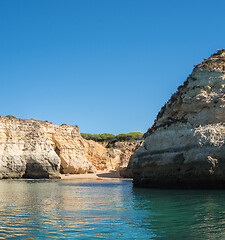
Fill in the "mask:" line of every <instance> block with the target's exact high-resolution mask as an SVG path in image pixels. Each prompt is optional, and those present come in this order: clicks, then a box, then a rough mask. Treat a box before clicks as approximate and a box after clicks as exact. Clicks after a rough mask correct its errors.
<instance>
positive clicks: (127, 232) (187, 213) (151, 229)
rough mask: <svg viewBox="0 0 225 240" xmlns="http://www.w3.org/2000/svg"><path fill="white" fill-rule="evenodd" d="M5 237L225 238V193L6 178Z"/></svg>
mask: <svg viewBox="0 0 225 240" xmlns="http://www.w3.org/2000/svg"><path fill="white" fill-rule="evenodd" d="M0 239H129V240H132V239H145V240H146V239H225V191H221V190H220V191H218V190H215V191H214V190H210V191H206V190H203V191H200V190H194V191H193V190H155V189H136V188H133V187H132V183H131V182H129V181H111V182H107V181H99V180H42V181H33V180H1V181H0Z"/></svg>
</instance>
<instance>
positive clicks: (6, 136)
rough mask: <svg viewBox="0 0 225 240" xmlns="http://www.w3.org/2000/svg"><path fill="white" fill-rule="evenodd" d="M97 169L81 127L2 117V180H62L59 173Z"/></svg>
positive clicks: (0, 130) (0, 152)
mask: <svg viewBox="0 0 225 240" xmlns="http://www.w3.org/2000/svg"><path fill="white" fill-rule="evenodd" d="M60 168H61V169H60ZM95 170H96V169H95V167H94V166H93V165H92V164H91V163H90V162H89V160H88V159H87V157H86V154H85V151H84V140H83V138H82V137H81V136H80V133H79V129H78V127H77V126H67V125H62V126H57V125H55V124H53V123H49V122H47V121H46V122H42V121H37V120H32V119H31V120H27V119H17V118H12V117H10V118H8V117H0V178H21V177H26V178H59V171H60V172H61V173H86V172H93V171H95Z"/></svg>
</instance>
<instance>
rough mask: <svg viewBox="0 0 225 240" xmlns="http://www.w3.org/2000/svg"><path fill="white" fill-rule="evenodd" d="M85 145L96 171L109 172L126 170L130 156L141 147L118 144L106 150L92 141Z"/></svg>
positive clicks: (131, 144) (130, 144) (127, 143)
mask: <svg viewBox="0 0 225 240" xmlns="http://www.w3.org/2000/svg"><path fill="white" fill-rule="evenodd" d="M84 145H85V152H86V155H87V158H88V159H89V161H90V162H91V163H92V164H93V165H94V166H95V167H96V169H97V170H107V171H109V170H116V171H120V170H122V169H124V168H126V167H127V165H128V162H129V158H130V156H131V155H132V154H133V153H134V151H135V150H136V149H138V147H140V143H136V142H116V143H115V144H114V146H113V148H105V147H104V145H102V144H99V143H97V142H94V141H92V140H89V141H87V140H85V144H84Z"/></svg>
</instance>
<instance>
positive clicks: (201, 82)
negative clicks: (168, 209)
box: [132, 50, 225, 188]
mask: <svg viewBox="0 0 225 240" xmlns="http://www.w3.org/2000/svg"><path fill="white" fill-rule="evenodd" d="M132 159H133V164H132V171H133V178H134V186H144V187H162V188H167V187H168V188H225V50H218V52H217V53H215V54H213V55H212V56H211V57H209V58H208V59H205V60H204V61H203V62H202V63H201V64H198V65H197V66H195V68H194V70H193V72H192V74H191V75H190V76H189V77H188V78H187V80H186V81H185V82H184V84H183V85H182V86H180V87H179V88H178V90H177V92H176V93H174V94H173V95H172V97H171V98H170V100H169V101H168V102H167V103H166V104H165V106H164V107H163V108H162V109H161V111H160V112H159V113H158V116H157V119H156V120H155V123H154V124H153V126H152V127H151V128H149V130H148V132H147V133H146V134H145V140H144V144H143V146H142V147H141V148H140V149H139V150H138V151H136V152H135V154H134V155H133V156H132Z"/></svg>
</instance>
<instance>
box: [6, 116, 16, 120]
mask: <svg viewBox="0 0 225 240" xmlns="http://www.w3.org/2000/svg"><path fill="white" fill-rule="evenodd" d="M5 117H7V118H9V119H12V118H16V117H14V116H13V115H7V116H5Z"/></svg>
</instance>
